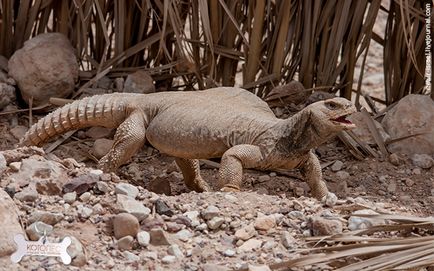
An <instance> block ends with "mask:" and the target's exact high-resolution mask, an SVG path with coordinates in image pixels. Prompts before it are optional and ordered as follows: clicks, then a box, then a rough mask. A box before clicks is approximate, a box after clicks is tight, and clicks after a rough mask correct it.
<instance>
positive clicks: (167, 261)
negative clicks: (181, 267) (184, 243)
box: [161, 255, 176, 264]
mask: <svg viewBox="0 0 434 271" xmlns="http://www.w3.org/2000/svg"><path fill="white" fill-rule="evenodd" d="M161 262H162V263H164V264H171V263H174V262H176V257H175V256H173V255H166V256H164V257H163V258H162V259H161Z"/></svg>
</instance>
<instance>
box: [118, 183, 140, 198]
mask: <svg viewBox="0 0 434 271" xmlns="http://www.w3.org/2000/svg"><path fill="white" fill-rule="evenodd" d="M115 193H116V194H121V195H126V196H129V197H131V198H133V199H135V198H136V197H137V195H138V194H139V189H138V188H137V187H135V186H134V185H132V184H129V183H118V184H117V185H116V186H115Z"/></svg>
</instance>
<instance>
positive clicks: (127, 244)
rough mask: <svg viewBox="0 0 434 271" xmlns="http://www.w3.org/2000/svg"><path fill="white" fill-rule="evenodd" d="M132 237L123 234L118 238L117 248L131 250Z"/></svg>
mask: <svg viewBox="0 0 434 271" xmlns="http://www.w3.org/2000/svg"><path fill="white" fill-rule="evenodd" d="M133 242H134V238H133V237H132V236H130V235H127V236H124V237H122V238H121V239H119V240H118V241H117V242H116V244H117V246H118V248H119V250H131V249H132V248H133Z"/></svg>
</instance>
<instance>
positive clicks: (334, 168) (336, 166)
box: [330, 160, 344, 172]
mask: <svg viewBox="0 0 434 271" xmlns="http://www.w3.org/2000/svg"><path fill="white" fill-rule="evenodd" d="M343 167H344V163H343V162H342V161H340V160H336V161H335V162H334V163H333V165H332V166H331V168H330V169H331V170H332V171H334V172H337V171H339V170H341V169H342V168H343Z"/></svg>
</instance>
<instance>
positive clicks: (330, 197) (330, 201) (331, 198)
mask: <svg viewBox="0 0 434 271" xmlns="http://www.w3.org/2000/svg"><path fill="white" fill-rule="evenodd" d="M337 201H338V197H336V195H335V194H334V193H332V192H328V193H327V195H325V196H324V197H323V198H322V199H321V202H322V203H323V204H325V205H326V206H329V207H333V206H335V205H336V203H337Z"/></svg>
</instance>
